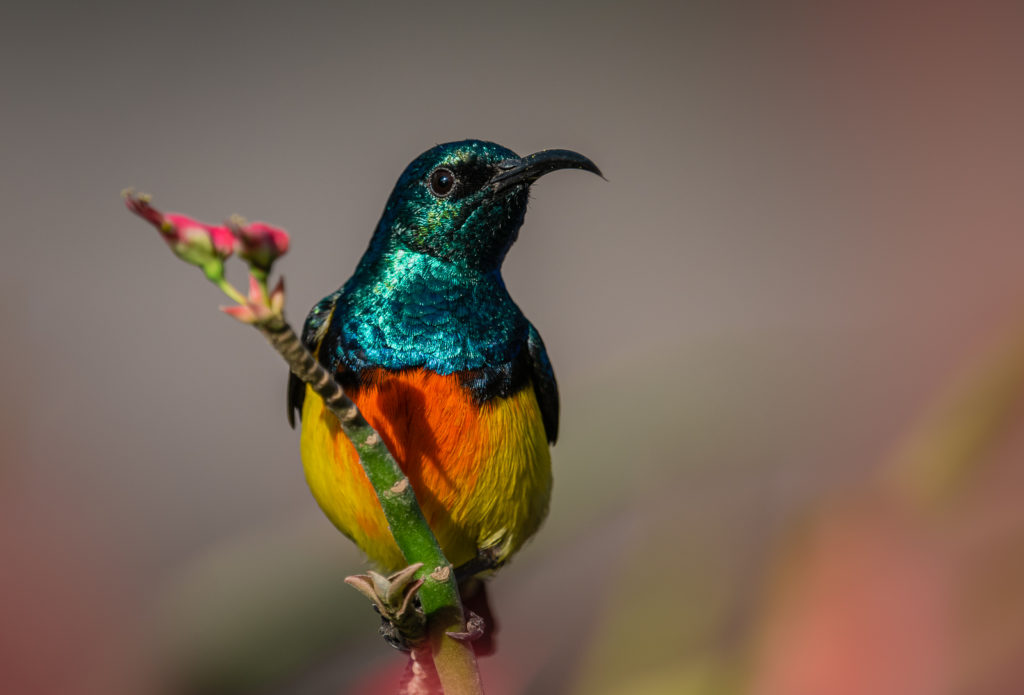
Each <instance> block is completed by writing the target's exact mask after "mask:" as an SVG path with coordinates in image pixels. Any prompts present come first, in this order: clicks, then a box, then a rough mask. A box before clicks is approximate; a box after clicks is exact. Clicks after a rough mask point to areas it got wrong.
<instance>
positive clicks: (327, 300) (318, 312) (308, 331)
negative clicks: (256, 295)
mask: <svg viewBox="0 0 1024 695" xmlns="http://www.w3.org/2000/svg"><path fill="white" fill-rule="evenodd" d="M340 296H341V290H340V289H339V290H338V291H337V292H334V293H332V294H329V295H327V296H326V297H324V298H323V299H321V300H320V301H319V302H317V303H316V305H315V306H314V307H313V308H312V309H311V310H310V311H309V316H307V317H306V323H304V324H303V326H302V344H303V345H305V346H306V349H307V350H309V351H310V352H312V353H313V354H314V355H316V354H317V352H318V348H319V342H320V340H321V339H322V338H323V335H324V331H325V330H326V329H327V323H328V321H330V318H331V314H333V313H334V305H335V303H336V302H337V301H338V297H340ZM305 400H306V385H305V384H304V383H302V380H301V379H299V378H298V377H297V376H295V375H294V374H292V373H291V372H289V373H288V424H289V425H291V426H292V427H293V428H294V427H295V413H298V414H299V417H302V403H303V401H305Z"/></svg>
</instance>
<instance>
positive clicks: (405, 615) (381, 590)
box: [345, 562, 427, 649]
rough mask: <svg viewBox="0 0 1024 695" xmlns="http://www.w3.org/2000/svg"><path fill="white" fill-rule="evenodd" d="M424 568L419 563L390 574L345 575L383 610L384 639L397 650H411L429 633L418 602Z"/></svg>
mask: <svg viewBox="0 0 1024 695" xmlns="http://www.w3.org/2000/svg"><path fill="white" fill-rule="evenodd" d="M421 567H423V563H421V562H417V563H416V564H414V565H409V566H408V567H406V568H405V569H402V570H399V571H398V572H395V573H394V574H391V575H388V576H387V577H385V576H383V575H381V574H378V573H377V572H374V571H372V570H371V571H369V572H367V573H366V574H357V575H354V576H351V577H345V583H346V584H348V585H349V586H351V587H352V588H354V589H355V590H356V591H358V592H359V593H361V594H362V595H363V596H366V598H368V599H370V601H371V602H372V603H373V607H374V609H375V610H376V611H377V612H378V613H380V617H381V623H382V624H381V627H380V633H381V635H382V636H383V637H384V640H385V641H386V642H387V643H388V644H390V645H391V646H393V647H396V648H398V649H409V647H410V646H413V645H415V644H417V643H418V642H420V641H422V640H423V638H424V637H425V635H426V624H427V623H426V619H425V618H424V616H423V611H422V609H421V608H420V607H419V604H418V602H417V601H416V593H417V592H418V591H419V588H420V586H422V585H423V580H422V579H416V572H418V571H419V570H420V568H421Z"/></svg>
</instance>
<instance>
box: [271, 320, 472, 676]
mask: <svg viewBox="0 0 1024 695" xmlns="http://www.w3.org/2000/svg"><path fill="white" fill-rule="evenodd" d="M256 327H257V328H258V329H259V330H260V332H261V333H263V335H264V337H266V338H267V340H268V341H270V344H271V345H272V346H273V347H274V349H275V350H277V352H278V353H279V354H280V355H281V356H282V357H283V358H284V359H285V361H286V362H288V366H289V367H290V368H291V370H292V373H293V374H295V376H297V377H298V378H299V379H301V380H302V381H304V382H305V383H307V384H309V385H310V386H311V387H312V388H313V390H314V391H315V392H316V393H317V395H318V396H320V398H322V399H323V402H324V405H325V406H326V407H327V408H328V410H330V411H331V412H332V413H333V414H334V415H335V417H337V418H338V422H339V423H340V424H341V429H342V431H343V432H344V433H345V436H347V437H348V438H349V440H350V441H351V442H352V443H353V445H355V448H356V451H357V452H358V453H359V461H360V463H361V464H362V466H363V470H365V471H366V477H367V478H369V480H370V483H371V484H372V485H373V489H374V490H375V491H376V493H377V498H378V499H379V500H380V505H381V508H382V509H383V510H384V517H385V518H386V519H387V521H388V525H389V526H390V527H391V533H392V535H393V536H394V538H395V543H396V544H397V545H398V548H399V550H401V551H402V555H403V556H404V557H405V559H406V562H408V563H409V564H412V563H415V562H422V563H423V568H422V569H421V570H420V571H419V572H418V573H417V577H419V578H422V579H423V580H424V582H423V586H422V587H420V590H419V598H420V604H421V605H422V607H423V612H424V614H425V615H426V618H427V630H428V635H429V636H428V639H429V641H430V646H431V653H432V656H433V660H434V666H435V668H436V669H437V675H438V678H439V680H440V682H441V685H442V687H443V688H444V692H445V693H446V695H478V694H482V693H483V686H482V684H481V681H480V674H479V671H478V669H477V664H476V656H475V654H474V653H473V648H472V646H471V645H470V644H469V643H468V642H466V641H464V640H459V639H455V638H453V637H451V636H450V635H449V634H448V633H450V632H464V631H465V629H466V621H465V616H464V614H463V611H462V603H461V601H460V600H459V589H458V584H457V582H456V580H455V571H454V569H453V568H452V566H451V563H449V562H448V559H447V558H446V557H445V556H444V553H443V552H441V546H440V545H438V542H437V539H436V538H435V537H434V534H433V532H432V531H431V530H430V526H429V525H428V524H427V520H426V519H425V518H424V517H423V512H422V511H421V510H420V506H419V504H418V503H417V501H416V494H415V493H414V492H413V489H412V485H411V484H410V483H409V479H408V478H406V477H405V474H404V473H402V469H401V468H399V466H398V463H397V462H396V461H395V459H394V457H393V456H392V455H391V452H390V451H388V448H387V446H386V445H385V444H384V441H383V440H382V439H381V437H380V435H379V434H378V433H377V432H375V431H374V430H373V428H372V427H370V425H369V424H368V423H367V422H366V420H365V419H364V418H363V416H362V414H361V413H360V412H359V409H358V408H357V407H356V405H355V403H353V402H352V400H351V399H349V398H348V396H346V395H345V392H344V391H343V390H342V388H341V386H340V385H339V384H338V382H337V381H335V379H334V377H333V376H332V375H331V374H330V373H328V372H327V370H325V369H324V368H323V367H322V366H320V363H319V362H317V361H316V359H315V358H314V357H313V355H312V354H310V352H309V350H307V349H306V347H305V346H304V345H303V344H302V341H301V340H299V337H298V335H296V334H295V331H294V330H293V329H292V327H291V326H290V325H288V323H287V322H286V321H285V320H284V319H283V318H282V317H275V318H272V319H270V320H269V321H266V322H264V323H262V324H256Z"/></svg>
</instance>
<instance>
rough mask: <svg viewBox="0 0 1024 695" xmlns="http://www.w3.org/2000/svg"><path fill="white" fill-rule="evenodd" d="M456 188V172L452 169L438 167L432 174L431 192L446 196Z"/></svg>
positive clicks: (439, 196)
mask: <svg viewBox="0 0 1024 695" xmlns="http://www.w3.org/2000/svg"><path fill="white" fill-rule="evenodd" d="M453 188H455V174H453V173H452V172H451V170H450V169H438V170H436V171H435V172H434V173H433V174H431V175H430V192H431V193H433V194H434V195H436V196H437V197H438V198H444V197H445V196H446V195H448V194H449V193H451V192H452V189H453Z"/></svg>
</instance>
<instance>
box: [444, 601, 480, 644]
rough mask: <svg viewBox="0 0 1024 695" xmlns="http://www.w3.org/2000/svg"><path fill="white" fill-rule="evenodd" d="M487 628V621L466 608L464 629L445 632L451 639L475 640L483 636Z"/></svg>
mask: <svg viewBox="0 0 1024 695" xmlns="http://www.w3.org/2000/svg"><path fill="white" fill-rule="evenodd" d="M486 630H487V623H486V622H485V621H484V619H483V618H482V617H480V616H479V615H477V614H476V613H474V612H473V611H471V610H468V609H467V610H466V630H465V631H464V632H446V633H445V634H446V635H448V636H449V637H451V638H452V639H457V640H459V641H460V642H475V641H476V640H478V639H480V638H481V637H483V636H484V632H485V631H486Z"/></svg>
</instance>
